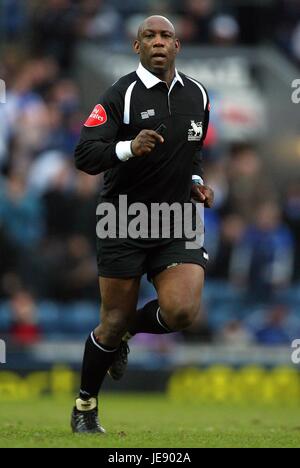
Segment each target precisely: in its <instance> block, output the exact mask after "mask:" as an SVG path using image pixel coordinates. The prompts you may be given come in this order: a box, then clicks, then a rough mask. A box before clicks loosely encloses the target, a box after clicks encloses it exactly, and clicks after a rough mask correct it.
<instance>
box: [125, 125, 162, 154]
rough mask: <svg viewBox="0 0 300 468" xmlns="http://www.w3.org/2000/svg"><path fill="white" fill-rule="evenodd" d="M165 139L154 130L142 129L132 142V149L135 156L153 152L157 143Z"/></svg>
mask: <svg viewBox="0 0 300 468" xmlns="http://www.w3.org/2000/svg"><path fill="white" fill-rule="evenodd" d="M163 142H164V139H163V137H162V136H161V135H159V134H158V133H156V132H155V131H154V130H142V131H141V132H140V133H139V134H138V135H137V136H136V137H135V139H134V140H132V142H131V151H132V154H133V155H134V156H145V155H146V154H149V153H151V151H152V150H153V149H154V148H155V146H156V145H157V143H163Z"/></svg>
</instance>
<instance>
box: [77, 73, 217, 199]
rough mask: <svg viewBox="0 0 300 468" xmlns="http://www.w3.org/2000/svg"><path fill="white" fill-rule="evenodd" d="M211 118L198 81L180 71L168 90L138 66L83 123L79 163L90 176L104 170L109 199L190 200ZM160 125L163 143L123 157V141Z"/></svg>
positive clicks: (105, 188)
mask: <svg viewBox="0 0 300 468" xmlns="http://www.w3.org/2000/svg"><path fill="white" fill-rule="evenodd" d="M208 122H209V99H208V95H207V92H206V90H205V88H204V87H203V86H202V85H201V84H200V83H199V82H198V81H196V80H194V79H192V78H189V77H188V76H186V75H184V74H183V73H178V72H177V70H176V75H175V78H174V81H173V83H172V85H171V86H170V88H168V86H167V84H166V83H165V82H163V81H161V80H160V79H159V78H157V77H156V76H155V75H153V74H152V73H150V72H149V71H148V70H146V69H145V68H144V67H143V66H142V65H141V64H140V65H139V68H138V69H137V71H136V72H133V73H130V74H128V75H126V76H124V77H122V78H121V79H120V80H118V81H117V82H116V83H114V84H113V85H112V86H111V87H110V88H109V89H108V90H107V91H106V92H105V93H104V95H103V96H102V98H101V99H100V100H99V103H98V104H97V105H96V107H95V108H94V110H93V112H92V114H91V115H90V117H89V118H88V120H87V121H86V123H85V124H84V127H83V129H82V132H81V138H80V141H79V143H78V145H77V147H76V150H75V161H76V167H77V168H78V169H80V170H82V171H85V172H87V173H88V174H99V173H101V172H103V171H105V174H104V188H103V191H102V196H103V197H105V198H107V199H112V198H113V199H114V198H117V197H118V196H119V195H127V196H128V202H130V203H133V202H144V203H146V204H148V203H151V202H157V203H162V202H168V203H173V202H179V203H184V202H188V201H190V192H191V184H192V176H193V175H198V176H200V177H201V178H202V158H201V148H202V145H203V141H204V139H205V136H206V132H207V127H208ZM161 124H164V126H165V127H166V128H165V132H164V134H163V137H164V143H163V144H161V143H157V145H156V147H155V149H154V150H153V151H152V152H151V153H150V154H148V155H146V156H139V157H131V158H130V159H128V160H126V161H124V160H120V159H119V157H120V155H119V157H118V156H117V153H116V151H117V152H118V148H119V146H120V145H118V146H117V144H118V143H119V142H123V141H130V140H132V139H134V138H135V137H136V136H137V135H138V133H139V132H140V131H141V130H143V129H152V130H156V129H157V128H158V127H159V126H160V125H161ZM121 145H122V144H121ZM116 146H117V148H116ZM123 146H124V144H123ZM125 146H126V144H125ZM119 152H120V151H119Z"/></svg>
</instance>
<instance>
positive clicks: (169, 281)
mask: <svg viewBox="0 0 300 468" xmlns="http://www.w3.org/2000/svg"><path fill="white" fill-rule="evenodd" d="M153 282H154V285H155V288H156V290H157V294H158V299H157V300H153V301H151V302H148V303H147V304H146V305H145V306H144V307H143V308H142V309H140V310H138V311H137V312H136V313H135V316H134V320H133V322H132V323H131V325H130V327H129V332H130V334H131V335H135V334H136V333H154V334H163V333H171V332H175V331H179V330H183V329H184V328H187V327H188V326H189V325H191V324H192V322H193V321H194V319H195V317H196V315H197V313H198V312H199V310H200V302H201V293H202V288H203V283H204V269H203V268H202V267H201V266H200V265H196V264H189V263H183V264H178V265H176V266H174V267H171V268H167V269H165V270H163V271H162V272H161V273H159V274H158V275H156V276H155V277H154V281H153Z"/></svg>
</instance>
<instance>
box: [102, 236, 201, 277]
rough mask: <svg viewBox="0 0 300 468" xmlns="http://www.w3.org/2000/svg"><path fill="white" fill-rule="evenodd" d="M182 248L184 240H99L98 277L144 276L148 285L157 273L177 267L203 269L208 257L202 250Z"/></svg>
mask: <svg viewBox="0 0 300 468" xmlns="http://www.w3.org/2000/svg"><path fill="white" fill-rule="evenodd" d="M195 247H196V248H194V249H187V248H186V239H176V238H175V239H156V240H149V239H109V238H108V239H99V238H97V263H98V273H99V276H103V277H108V278H130V277H137V276H138V277H139V276H142V275H143V274H144V273H147V277H148V280H149V281H151V280H152V278H153V277H154V276H156V275H157V274H158V273H160V272H161V271H163V270H165V269H166V268H169V267H171V266H173V265H176V264H180V263H194V264H197V265H201V266H202V267H203V268H204V269H205V267H206V265H207V263H208V254H207V252H206V250H205V249H204V248H203V247H200V246H197V245H195Z"/></svg>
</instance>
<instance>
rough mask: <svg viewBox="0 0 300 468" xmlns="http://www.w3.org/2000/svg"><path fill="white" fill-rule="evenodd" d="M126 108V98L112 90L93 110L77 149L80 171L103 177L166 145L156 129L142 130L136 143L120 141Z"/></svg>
mask: <svg viewBox="0 0 300 468" xmlns="http://www.w3.org/2000/svg"><path fill="white" fill-rule="evenodd" d="M123 107H124V104H123V97H122V96H121V94H120V93H119V92H118V91H117V90H116V89H114V88H110V89H109V90H108V91H107V93H106V94H105V95H104V96H103V98H102V99H101V100H100V102H99V104H97V105H96V106H95V107H94V109H93V111H92V113H91V115H90V116H89V118H88V119H87V121H86V122H85V124H84V126H83V129H82V131H81V138H80V141H79V143H78V145H77V147H76V149H75V164H76V167H77V169H80V170H81V171H84V172H87V173H88V174H91V175H96V174H100V173H101V172H103V171H106V170H108V169H111V168H113V167H115V166H116V165H118V164H124V162H126V161H128V159H130V158H133V157H138V156H144V155H147V154H150V153H151V152H152V150H153V149H154V148H155V146H156V144H157V143H163V142H164V139H163V137H162V136H161V135H159V134H158V133H156V132H155V131H153V130H141V131H140V133H139V134H138V135H137V136H136V137H135V138H134V139H133V140H128V141H118V133H119V130H120V127H121V126H122V125H123V112H124V111H123Z"/></svg>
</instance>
